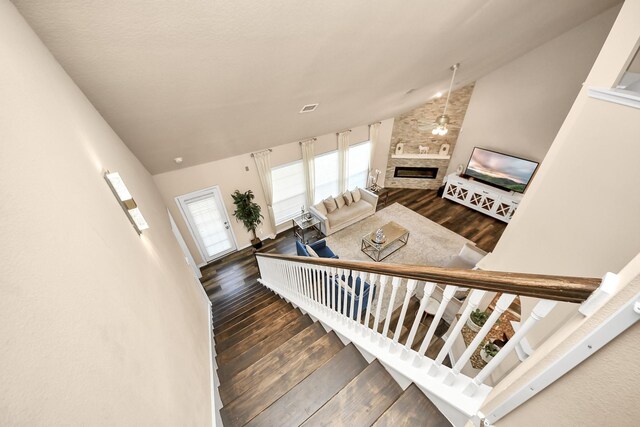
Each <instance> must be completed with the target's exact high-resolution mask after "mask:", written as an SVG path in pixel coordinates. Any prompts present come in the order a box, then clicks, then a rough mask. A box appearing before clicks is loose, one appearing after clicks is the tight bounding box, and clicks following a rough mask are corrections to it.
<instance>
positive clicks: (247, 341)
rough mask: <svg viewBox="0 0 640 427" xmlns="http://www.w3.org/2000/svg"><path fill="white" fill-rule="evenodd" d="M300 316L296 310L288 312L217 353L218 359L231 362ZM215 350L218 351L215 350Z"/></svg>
mask: <svg viewBox="0 0 640 427" xmlns="http://www.w3.org/2000/svg"><path fill="white" fill-rule="evenodd" d="M301 316H302V314H301V313H300V311H298V310H297V309H296V310H292V311H289V312H288V313H286V314H285V315H284V316H281V317H279V318H277V319H275V320H274V321H273V322H272V323H271V324H267V325H264V326H263V327H261V328H260V329H257V330H255V331H253V333H252V334H251V335H248V336H247V337H246V338H244V339H243V340H242V341H240V342H238V343H236V344H234V345H233V346H231V347H228V348H225V349H224V350H221V351H219V352H218V358H219V359H222V360H231V359H233V358H234V357H237V356H239V355H240V354H241V353H244V352H245V351H247V350H248V349H250V348H251V347H253V346H254V345H256V344H257V343H259V342H260V341H262V340H265V339H267V338H269V336H270V335H273V334H275V333H276V332H277V331H279V330H281V329H282V328H284V327H285V326H286V325H287V324H288V323H290V322H291V321H293V320H294V319H296V318H298V317H301ZM216 350H218V349H217V348H216Z"/></svg>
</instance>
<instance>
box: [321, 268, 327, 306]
mask: <svg viewBox="0 0 640 427" xmlns="http://www.w3.org/2000/svg"><path fill="white" fill-rule="evenodd" d="M327 274H328V271H327V267H320V286H321V288H320V292H321V293H322V306H323V307H324V308H326V307H328V304H327Z"/></svg>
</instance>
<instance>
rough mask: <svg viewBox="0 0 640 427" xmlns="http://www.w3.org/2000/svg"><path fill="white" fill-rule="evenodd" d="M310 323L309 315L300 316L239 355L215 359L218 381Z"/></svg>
mask: <svg viewBox="0 0 640 427" xmlns="http://www.w3.org/2000/svg"><path fill="white" fill-rule="evenodd" d="M311 324H313V320H311V318H310V317H309V316H301V317H299V318H297V319H295V320H294V321H292V322H291V323H289V324H288V325H287V326H285V327H284V328H283V329H282V330H280V331H279V332H278V333H277V334H275V335H273V336H271V337H269V339H268V340H263V341H260V342H259V343H257V344H256V345H254V346H253V347H251V348H250V349H248V350H247V351H245V352H244V353H242V354H241V355H239V356H237V357H235V358H233V359H231V360H226V361H225V360H218V359H216V361H217V363H218V378H219V379H220V382H224V381H226V380H228V379H229V378H231V377H232V376H233V375H235V374H236V373H237V372H240V371H242V370H244V369H245V368H247V367H248V366H250V365H251V364H253V363H255V362H256V361H258V360H260V359H262V358H263V357H264V356H266V355H267V354H269V353H270V352H271V351H273V350H275V349H276V348H278V347H280V346H281V345H282V344H284V343H285V342H287V341H288V340H289V339H290V338H292V337H293V336H295V335H296V334H297V333H298V332H300V331H302V330H303V329H305V328H306V327H307V326H309V325H311Z"/></svg>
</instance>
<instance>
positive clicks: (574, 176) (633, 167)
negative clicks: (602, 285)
mask: <svg viewBox="0 0 640 427" xmlns="http://www.w3.org/2000/svg"><path fill="white" fill-rule="evenodd" d="M639 43H640V0H627V1H626V2H625V3H624V5H623V7H622V9H621V11H620V15H619V16H618V17H617V19H616V22H615V24H614V26H613V28H612V30H611V33H610V34H609V36H608V37H607V40H606V42H605V44H604V46H603V48H602V51H601V52H600V54H599V55H598V58H597V60H596V62H595V64H594V66H593V68H592V70H591V72H590V73H589V76H588V78H587V80H586V82H585V87H584V88H583V89H582V90H581V92H580V94H579V95H578V97H577V99H576V102H575V103H574V105H573V107H572V108H571V111H570V112H569V114H568V115H567V119H566V120H565V122H564V124H563V125H562V127H561V129H560V132H559V133H558V135H557V137H556V138H555V141H554V143H553V145H552V146H551V149H550V150H549V153H548V154H547V156H546V158H545V160H544V162H543V164H542V167H541V169H540V171H539V173H538V176H537V178H536V179H535V181H534V182H533V184H532V186H531V188H530V189H529V191H528V192H527V194H526V195H525V197H524V199H523V201H522V204H521V206H520V209H519V210H518V212H517V213H516V215H515V217H514V218H513V221H512V222H511V223H510V224H509V226H508V227H507V229H506V231H505V233H504V234H503V236H502V238H501V239H500V242H499V243H498V245H497V247H496V249H495V251H494V252H493V253H492V254H491V255H490V256H489V257H487V258H485V260H483V263H482V268H483V269H496V270H508V271H522V272H536V273H544V274H564V275H578V276H593V277H599V276H602V275H603V274H604V273H605V272H607V271H611V272H618V271H619V270H621V269H622V268H623V267H624V268H625V270H628V271H627V272H626V273H625V274H623V275H622V276H623V277H624V279H625V280H624V281H623V283H626V282H628V281H629V280H630V278H632V277H634V276H635V275H637V274H638V273H639V272H640V258H637V257H636V256H637V254H638V253H639V252H640V221H638V218H639V217H640V192H638V191H637V186H638V183H639V182H640V180H639V177H640V175H639V172H638V167H637V163H638V158H640V144H639V141H640V139H639V138H640V137H639V135H640V110H639V109H636V108H632V107H627V106H622V105H618V104H613V103H609V102H606V101H602V100H598V99H594V98H590V97H589V96H588V94H587V91H588V88H589V87H613V86H614V85H615V84H616V82H617V80H618V78H619V76H620V75H621V74H622V72H623V71H624V70H625V69H626V68H627V65H628V63H629V61H630V60H631V57H632V56H633V54H634V52H635V51H636V49H637V47H638V44H639ZM603 123H604V124H606V123H612V124H613V126H604V125H603ZM634 257H636V258H634ZM632 259H633V261H631V260H632ZM629 261H631V262H629ZM627 263H629V264H627ZM633 283H634V282H633V281H632V282H631V283H630V284H627V286H626V287H625V288H624V289H623V290H622V292H621V295H624V296H625V298H620V295H618V296H616V297H615V298H614V299H613V300H612V301H611V303H610V304H608V305H607V306H606V308H607V313H612V312H614V311H615V310H617V308H618V307H619V306H620V305H621V304H623V303H624V302H626V301H627V300H628V299H630V298H631V297H632V296H633V295H635V294H637V292H638V290H639V289H640V288H639V287H638V284H639V282H638V281H637V280H636V281H635V285H634V284H633ZM634 286H635V287H634ZM531 303H532V302H531V301H530V299H525V300H523V312H525V313H526V312H528V311H529V310H530V307H531ZM603 310H604V309H603ZM601 311H602V310H601ZM574 312H575V308H574V307H573V306H571V307H566V306H565V307H561V308H560V309H559V310H556V314H555V318H554V319H553V320H555V323H556V324H558V323H560V324H565V328H566V327H567V326H570V325H571V323H576V322H577V323H579V324H580V323H582V324H585V323H586V322H588V321H590V319H586V320H585V319H582V320H579V319H580V316H575V317H571V319H569V317H570V315H571V314H572V313H574ZM596 316H599V317H600V318H602V314H601V312H598V313H596ZM576 319H578V320H576ZM545 320H546V319H545ZM565 322H568V323H565ZM542 326H543V328H542V330H536V331H537V333H538V334H540V333H542V332H546V331H548V330H549V327H550V326H552V325H548V324H545V325H542ZM597 326H598V322H591V324H590V325H588V328H587V329H590V330H593V329H594V328H596V327H597ZM637 331H638V329H637V325H636V326H635V327H634V329H632V330H629V331H627V333H625V334H624V335H623V336H621V337H619V338H618V339H617V340H616V342H615V343H614V344H613V345H611V346H610V347H607V348H605V349H604V350H601V351H600V352H598V353H595V355H594V356H592V357H591V358H590V359H589V360H588V361H587V362H585V363H584V364H583V365H581V366H580V367H579V368H577V369H575V370H574V371H572V372H571V373H569V374H568V375H565V376H564V377H563V378H562V379H561V380H560V381H558V383H556V384H555V385H554V386H552V387H550V388H549V389H547V390H545V391H543V392H542V393H541V394H539V395H538V396H537V397H536V398H534V399H532V400H531V401H529V402H528V403H526V404H525V405H524V406H522V407H521V408H519V409H518V410H516V411H515V412H514V413H513V414H511V415H510V416H509V417H508V418H506V419H505V420H504V421H503V422H502V423H500V424H498V425H505V426H511V425H523V426H524V425H539V424H540V423H541V422H542V423H546V424H549V425H602V423H605V424H607V425H616V426H618V425H619V426H622V425H634V424H637V419H638V417H640V411H639V408H638V405H637V404H635V405H634V402H637V384H638V381H640V378H639V375H638V366H637V365H638V364H637V359H638V358H637V355H634V354H633V353H630V352H629V351H628V349H629V348H636V349H637V346H638V336H637ZM586 332H588V330H583V331H582V333H583V335H584V334H585V333H586ZM634 332H635V333H634ZM534 338H535V337H534ZM554 340H556V341H559V338H558V339H556V338H555V337H554ZM564 341H567V340H564ZM573 342H575V339H573ZM549 344H550V343H547V344H546V345H545V344H543V346H542V349H543V350H546V352H544V351H543V352H541V353H540V354H538V353H534V355H533V357H531V358H529V359H528V360H527V361H526V362H525V363H524V364H523V365H522V366H521V367H519V368H518V369H517V370H516V371H515V372H513V373H512V374H511V375H510V376H509V377H508V378H507V381H505V384H502V386H501V387H500V389H499V390H494V393H493V394H492V396H491V399H492V401H491V402H490V406H491V407H495V406H497V405H498V404H499V403H500V402H501V401H504V399H505V398H507V397H508V396H509V391H510V390H513V388H514V387H516V386H522V385H523V384H525V383H526V381H527V380H530V379H531V378H533V377H534V376H535V374H536V373H537V372H541V371H543V370H544V369H546V367H547V366H548V364H549V361H553V360H554V358H557V357H558V356H559V354H561V353H559V351H558V349H557V348H556V347H555V345H559V346H563V345H565V343H564V342H563V341H560V342H558V343H552V344H553V346H552V347H551V348H549ZM567 393H569V395H568V394H567ZM629 397H632V399H629ZM558 403H562V405H558Z"/></svg>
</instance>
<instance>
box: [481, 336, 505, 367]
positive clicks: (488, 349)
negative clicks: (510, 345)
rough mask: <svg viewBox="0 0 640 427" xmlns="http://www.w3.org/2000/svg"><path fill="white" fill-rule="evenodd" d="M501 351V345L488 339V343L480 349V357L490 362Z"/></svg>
mask: <svg viewBox="0 0 640 427" xmlns="http://www.w3.org/2000/svg"><path fill="white" fill-rule="evenodd" d="M499 351H500V347H498V346H497V345H496V343H494V342H491V341H487V343H486V344H485V345H484V346H483V347H482V349H481V350H480V357H481V358H482V360H484V361H485V362H487V363H489V362H490V361H491V359H493V358H494V357H495V355H496V354H498V352H499Z"/></svg>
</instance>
